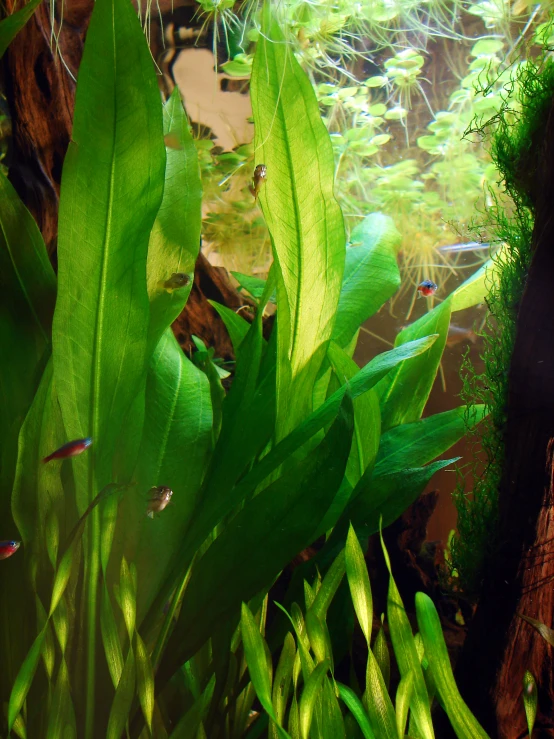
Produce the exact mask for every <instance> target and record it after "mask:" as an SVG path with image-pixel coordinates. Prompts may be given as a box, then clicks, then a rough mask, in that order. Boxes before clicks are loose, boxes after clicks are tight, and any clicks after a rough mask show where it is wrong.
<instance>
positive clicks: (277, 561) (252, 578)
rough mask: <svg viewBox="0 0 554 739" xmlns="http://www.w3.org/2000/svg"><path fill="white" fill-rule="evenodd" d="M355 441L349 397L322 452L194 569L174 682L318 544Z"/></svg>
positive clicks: (254, 505) (288, 475) (241, 517)
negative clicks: (223, 626)
mask: <svg viewBox="0 0 554 739" xmlns="http://www.w3.org/2000/svg"><path fill="white" fill-rule="evenodd" d="M351 437H352V404H351V401H350V399H349V398H345V403H344V405H343V407H342V408H341V411H340V413H339V415H338V417H337V420H336V421H335V423H334V424H333V426H332V427H331V429H330V430H329V432H328V434H327V435H326V437H325V439H324V440H323V441H322V443H321V444H320V445H319V447H317V449H315V450H314V451H313V452H312V453H311V454H310V455H309V456H308V457H307V458H306V459H303V460H302V461H300V462H298V463H296V464H294V465H291V466H290V468H289V469H287V470H286V471H285V472H284V473H283V475H282V477H280V478H279V479H278V480H276V481H275V482H274V483H272V484H271V485H269V487H267V488H265V490H263V491H262V492H261V493H259V494H258V495H257V496H256V497H255V498H254V499H253V500H252V501H250V502H249V503H248V504H247V505H245V507H244V508H243V509H242V510H241V511H240V513H238V514H237V515H236V516H235V517H234V518H233V519H232V521H231V522H230V523H229V524H228V525H227V526H226V527H225V529H224V530H223V532H222V533H221V534H220V536H219V537H218V538H217V539H216V540H215V542H214V543H213V544H212V545H211V546H210V548H209V549H208V551H207V552H206V554H204V556H203V557H202V559H201V560H200V562H199V563H198V565H197V566H196V567H195V568H194V570H193V573H192V576H191V580H190V583H189V586H188V589H187V597H186V598H185V600H184V602H183V606H182V609H181V613H180V616H179V621H178V622H177V625H176V628H175V630H174V632H173V635H172V636H171V638H170V640H169V642H168V647H167V649H166V651H165V655H164V658H163V660H162V665H165V670H167V672H168V675H169V674H172V672H173V670H174V669H175V668H176V667H177V666H178V665H179V664H181V663H182V662H183V661H186V659H187V658H188V657H190V656H191V655H192V654H194V653H195V652H196V650H197V649H198V648H199V647H200V646H201V645H202V644H203V643H204V641H205V640H206V639H207V638H208V637H209V636H210V634H211V633H212V631H213V629H214V628H215V626H216V625H217V624H218V623H221V620H222V619H224V618H229V617H230V614H232V613H233V612H234V611H235V610H236V609H238V608H239V607H240V603H241V601H247V600H249V599H250V598H252V597H253V596H254V595H255V594H256V593H258V592H259V591H260V590H262V589H263V588H265V587H267V584H268V583H270V582H272V580H273V579H274V577H275V576H276V575H277V574H278V573H279V572H280V571H281V569H282V568H283V567H284V566H285V565H286V564H287V562H289V561H290V560H291V559H292V557H294V556H295V555H296V554H297V553H298V552H299V551H300V550H302V549H303V548H305V547H306V546H308V545H309V544H310V543H311V541H312V540H313V539H312V537H313V535H314V533H315V531H316V529H317V526H318V523H319V520H320V519H321V517H322V516H323V515H324V512H325V510H326V509H327V507H328V506H329V503H330V501H331V500H332V498H333V496H334V494H335V491H336V489H337V488H338V486H339V485H340V481H341V480H342V477H343V475H344V468H345V466H346V459H347V456H348V451H349V449H350V443H351ZM198 613H202V614H203V618H202V619H199V618H198ZM161 669H162V667H161V666H160V670H161Z"/></svg>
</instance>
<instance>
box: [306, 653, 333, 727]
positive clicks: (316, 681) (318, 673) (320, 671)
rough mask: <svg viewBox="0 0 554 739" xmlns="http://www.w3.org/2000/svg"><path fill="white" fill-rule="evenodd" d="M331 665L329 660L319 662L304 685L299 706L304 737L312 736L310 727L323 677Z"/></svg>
mask: <svg viewBox="0 0 554 739" xmlns="http://www.w3.org/2000/svg"><path fill="white" fill-rule="evenodd" d="M330 666H331V663H330V662H329V660H324V661H323V662H320V663H319V664H317V665H316V666H315V669H314V671H313V672H312V674H311V675H310V677H309V678H308V680H307V681H306V684H305V685H304V690H303V691H302V696H301V698H300V706H299V715H300V736H301V737H302V739H308V737H309V736H310V728H311V725H312V718H313V713H314V708H315V704H316V700H317V698H318V695H319V692H320V690H321V686H322V684H323V679H324V677H325V675H326V674H327V672H328V671H329V668H330Z"/></svg>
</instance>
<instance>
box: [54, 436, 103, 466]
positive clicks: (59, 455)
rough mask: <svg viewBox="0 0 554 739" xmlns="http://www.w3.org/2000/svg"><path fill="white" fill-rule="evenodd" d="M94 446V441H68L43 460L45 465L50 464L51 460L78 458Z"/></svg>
mask: <svg viewBox="0 0 554 739" xmlns="http://www.w3.org/2000/svg"><path fill="white" fill-rule="evenodd" d="M91 444H92V439H89V438H87V439H76V440H75V441H68V442H67V444H64V445H63V446H61V447H60V448H59V449H56V451H55V452H52V454H49V455H48V456H47V457H44V459H43V460H42V462H43V464H46V462H50V460H51V459H65V458H66V457H76V456H77V455H78V454H82V453H83V452H84V451H85V449H88V448H89V446H90V445H91Z"/></svg>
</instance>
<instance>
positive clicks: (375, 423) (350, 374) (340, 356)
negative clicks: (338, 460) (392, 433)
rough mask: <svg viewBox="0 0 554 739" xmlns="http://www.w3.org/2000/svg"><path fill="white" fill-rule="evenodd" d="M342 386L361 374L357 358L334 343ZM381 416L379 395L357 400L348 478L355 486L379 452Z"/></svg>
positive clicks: (336, 369) (331, 348)
mask: <svg viewBox="0 0 554 739" xmlns="http://www.w3.org/2000/svg"><path fill="white" fill-rule="evenodd" d="M327 357H328V359H329V361H330V362H331V365H332V367H333V370H334V372H335V375H336V377H337V379H338V381H339V382H340V384H341V385H342V384H348V383H349V382H350V381H351V380H353V378H354V377H355V376H356V375H357V373H358V372H359V367H358V365H357V364H356V362H354V360H353V359H350V357H349V356H348V355H347V354H346V352H345V351H344V350H343V349H340V348H339V346H337V344H335V343H334V342H331V343H330V345H329V349H328V351H327ZM380 434H381V413H380V410H379V399H378V397H377V394H376V393H375V392H374V391H373V390H370V391H369V392H366V393H363V394H362V395H360V396H359V397H357V398H356V399H355V400H354V439H353V440H352V452H351V454H350V458H349V460H348V466H347V468H346V478H347V480H348V482H349V483H350V484H351V485H352V487H354V486H355V485H356V484H357V482H358V480H359V479H360V477H361V476H362V475H363V474H364V472H365V471H366V469H367V468H368V467H371V466H373V464H374V462H375V458H376V457H377V451H378V449H379V437H380Z"/></svg>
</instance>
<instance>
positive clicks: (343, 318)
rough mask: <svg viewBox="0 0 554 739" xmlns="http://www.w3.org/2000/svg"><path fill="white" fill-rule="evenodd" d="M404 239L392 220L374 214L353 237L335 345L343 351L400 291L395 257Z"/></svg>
mask: <svg viewBox="0 0 554 739" xmlns="http://www.w3.org/2000/svg"><path fill="white" fill-rule="evenodd" d="M400 242H401V236H400V234H399V233H398V231H397V230H396V228H395V226H394V223H393V220H392V218H389V216H385V215H383V214H382V213H371V214H370V215H368V216H366V217H365V218H364V220H363V221H362V222H361V223H359V224H358V225H357V226H356V227H355V228H354V229H353V231H352V233H351V235H350V245H348V246H347V248H346V262H345V265H344V277H343V281H342V288H341V293H340V299H339V306H338V309H337V317H336V319H335V326H334V328H333V335H332V339H333V341H334V342H335V343H336V344H338V345H339V346H340V347H342V348H344V347H346V346H347V344H348V343H349V342H350V341H351V339H352V337H353V336H354V335H355V333H356V332H357V331H358V329H359V327H360V326H361V324H362V323H363V322H364V321H365V320H367V319H368V318H370V316H372V315H373V314H374V313H376V312H377V311H378V310H379V308H380V307H381V306H382V305H383V303H384V302H385V301H386V300H388V299H389V298H390V297H391V296H392V295H393V294H394V293H395V292H396V290H397V289H398V288H399V287H400V271H399V269H398V265H397V263H396V254H397V252H398V248H399V247H400Z"/></svg>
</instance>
